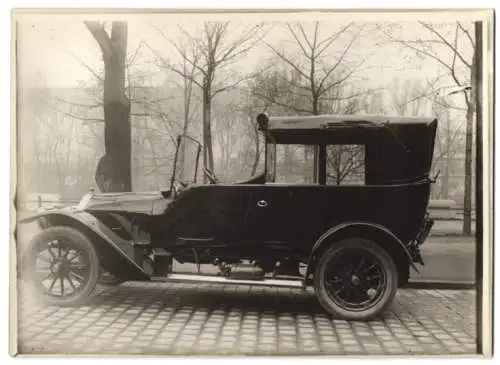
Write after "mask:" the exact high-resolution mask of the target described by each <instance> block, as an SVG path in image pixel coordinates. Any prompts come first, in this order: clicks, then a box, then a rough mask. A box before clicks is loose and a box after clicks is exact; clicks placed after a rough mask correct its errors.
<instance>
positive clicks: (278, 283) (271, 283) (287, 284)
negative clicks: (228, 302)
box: [151, 274, 303, 289]
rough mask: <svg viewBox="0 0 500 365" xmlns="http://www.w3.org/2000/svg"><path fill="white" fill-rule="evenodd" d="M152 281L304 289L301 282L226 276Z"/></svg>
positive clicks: (185, 276) (184, 276) (173, 276)
mask: <svg viewBox="0 0 500 365" xmlns="http://www.w3.org/2000/svg"><path fill="white" fill-rule="evenodd" d="M151 280H152V281H166V282H169V281H173V282H193V283H211V284H237V285H238V284H240V285H255V286H268V287H281V288H295V289H302V288H303V284H302V281H301V280H280V279H259V280H245V279H231V278H227V277H224V276H214V275H192V274H169V275H168V276H167V277H152V278H151Z"/></svg>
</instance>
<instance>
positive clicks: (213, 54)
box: [150, 21, 264, 171]
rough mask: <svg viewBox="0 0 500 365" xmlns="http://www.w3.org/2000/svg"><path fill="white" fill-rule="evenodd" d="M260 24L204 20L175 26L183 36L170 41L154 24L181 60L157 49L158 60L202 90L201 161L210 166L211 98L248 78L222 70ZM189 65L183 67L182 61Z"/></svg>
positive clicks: (250, 43)
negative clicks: (194, 25)
mask: <svg viewBox="0 0 500 365" xmlns="http://www.w3.org/2000/svg"><path fill="white" fill-rule="evenodd" d="M263 28H264V25H263V24H257V25H254V26H249V27H247V28H244V29H242V30H237V29H232V28H231V27H230V22H209V21H207V22H204V23H203V27H202V29H199V30H197V31H194V32H191V33H190V32H188V31H187V30H185V29H184V28H183V27H181V26H179V27H178V30H179V31H180V33H181V34H182V35H183V39H181V40H177V41H174V40H172V39H170V38H169V37H168V36H166V35H165V34H164V32H162V31H161V30H160V29H158V28H157V30H158V32H159V33H160V34H161V35H162V36H163V37H164V38H165V39H166V40H167V41H168V43H169V44H170V45H172V46H173V48H174V49H175V51H176V53H177V55H178V56H179V57H180V59H181V64H180V65H179V64H178V63H176V62H171V61H166V60H164V59H163V58H162V57H161V56H159V54H158V52H156V51H154V50H153V49H152V48H151V47H150V48H151V49H152V50H153V52H154V53H155V54H156V55H157V56H158V57H159V58H160V59H161V60H162V64H163V66H164V67H166V68H167V69H169V70H171V71H173V72H174V73H176V74H177V75H179V76H181V77H182V78H184V79H188V80H190V81H191V82H192V83H193V84H194V85H196V86H198V87H199V88H200V89H201V91H202V106H203V113H202V120H203V121H202V126H203V128H202V130H203V146H204V153H203V163H204V166H205V167H207V168H208V169H210V170H212V171H213V169H214V160H213V147H212V128H211V118H212V101H213V99H214V98H215V97H216V96H217V95H218V94H220V93H222V92H225V91H228V90H230V89H232V88H235V87H236V86H238V85H239V84H240V83H241V82H243V81H244V80H246V79H248V77H249V76H248V75H246V76H241V75H237V74H231V73H228V72H227V71H226V69H227V68H228V66H229V65H231V64H232V63H233V62H235V61H236V60H237V59H238V58H239V57H241V56H243V55H245V54H246V53H247V52H248V51H249V50H250V49H251V48H252V47H254V46H255V45H256V44H257V43H258V42H259V41H260V39H261V37H262V36H263V34H264V33H263ZM186 64H187V65H190V66H191V68H186V67H185V65H186Z"/></svg>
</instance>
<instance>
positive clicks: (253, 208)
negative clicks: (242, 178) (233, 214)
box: [247, 184, 295, 246]
mask: <svg viewBox="0 0 500 365" xmlns="http://www.w3.org/2000/svg"><path fill="white" fill-rule="evenodd" d="M290 207H291V208H292V209H290ZM294 220H295V217H294V211H293V190H292V189H289V188H288V186H286V185H274V184H268V185H262V186H257V187H255V188H254V189H253V190H252V193H251V194H250V202H249V218H248V220H247V231H248V234H249V236H250V237H252V238H253V241H254V242H255V243H257V244H263V245H270V244H271V245H278V246H281V245H284V246H289V245H290V243H291V241H292V238H293V229H291V228H292V227H291V224H292V222H293V221H294Z"/></svg>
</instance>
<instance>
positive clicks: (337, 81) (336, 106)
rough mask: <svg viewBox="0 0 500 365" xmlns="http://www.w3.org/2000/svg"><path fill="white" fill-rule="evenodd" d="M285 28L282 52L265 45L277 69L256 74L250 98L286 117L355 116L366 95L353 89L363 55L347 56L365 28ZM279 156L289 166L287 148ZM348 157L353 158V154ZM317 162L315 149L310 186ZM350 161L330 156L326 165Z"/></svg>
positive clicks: (315, 25) (317, 25)
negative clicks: (287, 39) (286, 35)
mask: <svg viewBox="0 0 500 365" xmlns="http://www.w3.org/2000/svg"><path fill="white" fill-rule="evenodd" d="M285 27H286V30H287V31H288V33H289V34H290V38H291V43H285V42H284V44H282V46H281V47H279V46H277V45H272V44H269V43H267V46H268V47H269V49H270V50H271V52H272V54H273V55H274V57H275V60H276V61H277V63H281V64H282V66H277V67H273V68H271V70H269V71H267V72H263V73H260V76H259V80H257V81H256V82H255V84H254V88H253V89H254V95H255V96H256V97H257V98H260V99H261V100H263V101H264V102H267V103H269V104H270V105H274V106H278V107H281V108H283V109H284V110H285V112H287V113H293V114H302V115H319V114H326V113H333V114H352V113H354V112H355V111H356V105H357V101H356V99H357V98H359V97H360V96H361V95H363V94H365V92H363V91H361V92H359V91H356V90H355V89H354V88H353V87H352V84H353V82H354V78H355V76H356V73H357V72H359V71H360V68H361V67H362V66H363V64H364V63H365V61H366V59H367V58H368V55H366V54H365V55H364V56H363V57H352V55H351V53H352V52H353V46H354V45H355V43H356V41H358V40H359V39H360V38H361V37H362V36H363V29H364V26H363V25H356V24H354V23H349V24H346V25H344V26H341V27H338V28H337V29H334V30H332V29H331V27H328V28H326V27H323V28H322V27H321V23H320V22H314V23H312V24H310V26H309V25H307V26H306V24H305V23H288V24H286V25H285ZM286 47H288V48H286ZM273 62H274V60H273ZM304 153H305V155H304V158H305V160H306V161H307V160H309V148H307V147H306V148H305V151H304ZM328 153H329V154H346V153H347V154H351V151H350V149H342V150H340V149H338V148H331V149H329V151H328ZM284 154H285V168H286V167H287V166H290V165H291V160H290V156H291V151H290V148H288V147H287V148H285V153H284ZM352 154H353V155H358V151H357V149H356V151H354V150H353V151H352ZM316 160H317V151H316V149H314V150H313V160H312V168H313V171H312V173H310V174H309V173H308V175H311V176H312V178H313V181H315V179H316V176H317V173H316V169H317V164H316ZM351 160H352V159H351V158H344V157H342V158H341V157H340V156H330V158H329V159H328V161H329V162H330V163H341V162H342V161H351ZM355 165H357V164H355ZM332 170H335V171H340V170H343V168H342V167H341V166H333V167H332ZM341 175H342V176H343V175H344V174H341ZM341 175H339V176H341ZM335 181H338V179H335Z"/></svg>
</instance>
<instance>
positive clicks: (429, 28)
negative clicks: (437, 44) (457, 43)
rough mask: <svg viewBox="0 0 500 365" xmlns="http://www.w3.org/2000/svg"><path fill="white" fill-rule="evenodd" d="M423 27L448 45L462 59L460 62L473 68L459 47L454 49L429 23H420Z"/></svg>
mask: <svg viewBox="0 0 500 365" xmlns="http://www.w3.org/2000/svg"><path fill="white" fill-rule="evenodd" d="M419 23H420V24H421V25H422V26H424V27H425V28H427V29H428V30H429V31H431V32H432V33H433V34H435V35H436V36H437V37H438V38H439V39H441V41H442V42H443V43H444V44H445V45H446V46H448V48H449V49H451V50H452V51H453V53H454V54H455V55H456V56H457V57H458V58H459V59H460V61H462V62H463V64H464V65H467V66H468V67H472V64H471V63H469V62H467V61H466V60H465V59H464V57H463V56H462V54H461V53H460V52H459V51H458V49H457V47H454V46H453V45H451V43H450V42H448V40H447V39H446V38H445V37H443V35H442V34H441V33H439V32H438V31H437V30H436V29H435V28H433V27H432V26H431V25H429V24H427V23H424V22H419Z"/></svg>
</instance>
